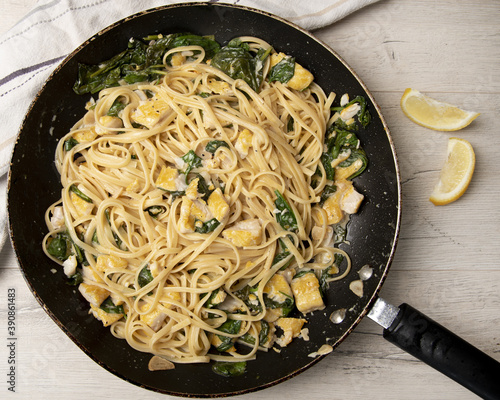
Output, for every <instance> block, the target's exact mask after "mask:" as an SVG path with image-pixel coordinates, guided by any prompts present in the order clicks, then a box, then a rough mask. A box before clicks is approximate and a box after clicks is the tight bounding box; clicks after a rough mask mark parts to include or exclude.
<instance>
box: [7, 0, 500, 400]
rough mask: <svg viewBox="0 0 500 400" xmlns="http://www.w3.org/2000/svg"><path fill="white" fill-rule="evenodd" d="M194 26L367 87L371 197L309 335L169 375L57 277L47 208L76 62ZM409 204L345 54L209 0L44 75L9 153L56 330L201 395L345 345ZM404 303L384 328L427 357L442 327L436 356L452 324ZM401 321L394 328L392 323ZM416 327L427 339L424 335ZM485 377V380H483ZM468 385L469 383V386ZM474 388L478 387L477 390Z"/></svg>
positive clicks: (342, 82) (15, 226)
mask: <svg viewBox="0 0 500 400" xmlns="http://www.w3.org/2000/svg"><path fill="white" fill-rule="evenodd" d="M185 31H189V32H193V33H196V34H201V35H208V34H211V35H215V37H216V39H217V40H218V41H219V42H220V43H226V42H227V41H229V40H230V39H232V38H234V37H236V36H243V35H253V36H258V37H260V38H262V39H264V40H266V41H268V42H269V43H271V44H272V45H273V46H274V47H275V48H276V49H277V50H278V51H282V52H284V53H287V54H292V55H294V56H295V57H296V59H297V61H298V62H299V63H300V64H302V65H304V66H305V67H306V68H308V69H309V70H310V71H312V72H313V74H314V76H315V79H316V82H317V83H318V84H319V85H321V86H322V87H323V89H324V90H325V92H330V91H334V92H336V93H338V94H339V95H342V94H343V93H349V94H350V95H351V96H355V95H364V96H365V97H366V98H367V99H368V103H369V109H370V111H371V114H372V117H373V118H372V119H373V121H372V122H371V124H370V125H369V126H368V128H367V129H366V130H365V131H363V132H362V133H361V134H360V139H361V141H362V143H363V147H364V149H365V150H366V152H367V154H368V157H369V160H370V163H369V168H368V169H367V171H365V172H364V173H363V174H362V175H361V176H360V177H358V178H356V180H355V185H356V187H357V189H358V190H359V191H360V192H361V193H363V194H365V196H366V200H365V202H364V204H363V206H362V208H361V210H360V212H359V213H358V214H356V215H355V216H353V218H352V220H351V222H350V224H349V229H348V232H349V234H348V242H349V243H350V244H349V245H344V246H343V248H344V249H345V250H346V251H347V252H348V253H349V254H350V256H351V259H352V262H353V266H354V268H353V269H352V271H351V273H350V274H349V276H348V277H347V278H346V279H345V280H343V281H340V282H334V283H332V284H331V285H330V288H329V291H328V293H326V301H325V303H326V304H327V308H326V309H325V310H324V311H322V312H315V313H314V315H311V316H309V317H308V318H307V319H308V324H307V326H308V328H309V332H310V340H309V341H304V340H300V339H298V340H295V341H293V342H292V343H291V344H290V345H289V346H288V347H286V348H284V349H282V351H281V353H279V354H278V353H276V352H274V351H270V352H268V353H261V354H259V355H258V358H257V360H256V361H251V362H249V363H248V367H247V373H246V374H245V375H244V376H241V377H235V378H231V379H227V378H223V377H220V376H218V375H215V374H214V373H213V372H212V371H211V368H210V365H207V364H194V365H183V364H180V365H177V366H176V368H175V369H174V370H171V371H160V372H150V371H148V367H147V364H148V361H149V359H150V358H151V356H150V355H149V354H143V353H139V352H137V351H135V350H133V349H131V348H130V347H129V346H128V345H127V344H126V342H125V341H122V340H118V339H116V338H114V337H113V336H112V335H111V333H110V332H109V329H108V328H104V327H103V326H102V324H101V322H99V321H97V320H96V319H94V318H93V317H92V316H89V315H88V304H87V303H86V302H85V301H84V300H83V299H82V298H81V297H80V296H79V295H78V294H75V291H74V288H73V287H70V286H68V285H66V284H65V279H64V277H63V273H62V271H61V270H60V269H59V270H58V272H57V273H56V274H53V273H52V272H51V269H53V268H54V267H55V266H54V264H53V263H52V262H51V261H50V260H49V259H48V258H47V257H46V256H45V255H44V253H43V252H42V249H41V241H42V238H43V236H44V235H45V233H46V227H45V223H44V213H45V210H46V209H47V207H48V206H49V205H50V204H52V203H53V202H54V201H55V200H56V199H58V198H59V197H60V182H59V176H58V173H57V171H56V169H55V167H54V151H55V147H56V144H57V141H58V140H59V139H60V138H61V137H62V136H63V135H64V134H65V133H66V132H67V131H68V130H69V129H70V128H71V126H72V125H73V124H74V123H75V121H76V120H78V119H79V118H80V117H81V116H82V115H83V114H82V110H84V104H85V102H86V101H87V100H88V96H77V95H76V94H74V92H73V91H72V85H73V83H74V81H75V78H76V73H77V63H78V62H82V63H86V64H94V63H98V62H100V61H102V60H105V59H109V58H110V57H111V56H113V55H114V54H116V53H117V52H119V51H121V49H123V48H125V47H126V45H127V41H128V39H129V38H130V37H143V36H147V35H149V34H152V33H172V32H185ZM400 202H401V189H400V182H399V173H398V167H397V161H396V156H395V152H394V146H393V143H392V139H391V137H390V135H389V131H388V128H387V126H386V123H385V122H384V119H383V117H382V115H381V114H380V110H379V109H378V107H377V105H376V104H375V103H374V99H373V97H372V96H371V94H370V93H369V92H368V91H367V89H366V87H365V86H364V85H363V84H362V83H361V81H360V80H359V78H358V77H357V76H356V75H355V73H354V72H353V71H352V70H351V69H350V68H349V67H348V66H347V65H346V64H345V62H344V61H342V59H341V58H340V57H339V56H338V55H337V54H336V53H335V52H334V51H332V50H331V49H330V48H328V47H327V46H325V45H324V44H323V43H321V42H320V41H319V40H318V39H316V38H314V37H313V36H312V35H311V34H309V33H308V32H306V31H304V30H302V29H300V28H298V27H297V26H295V25H292V24H290V23H288V22H286V21H284V20H282V19H280V18H277V17H275V16H272V15H270V14H267V13H265V12H262V11H258V10H252V9H248V8H243V7H237V6H232V5H222V4H206V3H205V4H199V3H191V4H181V5H173V6H166V7H161V8H157V9H154V10H149V11H145V12H142V13H139V14H136V15H133V16H131V17H129V18H126V19H124V20H122V21H120V22H117V23H115V24H114V25H112V26H110V27H109V28H107V29H105V30H103V31H102V32H100V33H98V34H97V35H95V36H94V37H93V38H91V39H90V40H88V41H86V42H85V43H84V44H82V45H81V46H80V47H79V48H78V49H77V50H75V51H74V52H73V53H72V54H71V55H70V56H68V57H67V58H66V59H65V60H64V62H62V64H61V65H60V66H59V67H58V68H57V69H56V70H55V71H54V73H53V74H52V75H51V76H50V78H49V79H48V80H47V82H46V84H45V85H44V87H43V88H42V90H41V91H40V92H39V94H38V95H37V97H36V99H35V100H34V102H33V103H32V105H31V107H30V110H29V112H28V113H27V115H26V118H25V120H24V122H23V124H22V126H21V130H20V134H19V137H18V140H17V143H16V145H15V149H14V153H13V157H12V163H11V169H10V176H9V191H8V212H9V224H10V234H11V239H12V244H13V246H14V250H15V252H16V254H17V257H18V260H19V264H20V266H21V269H22V271H23V273H24V277H25V279H26V282H27V283H28V286H29V287H30V289H31V290H32V292H33V294H34V295H35V297H36V298H37V300H38V301H39V302H40V304H41V305H42V307H43V308H44V309H45V310H46V311H47V313H48V314H49V315H50V316H51V317H52V319H53V320H54V321H55V322H56V323H57V324H58V325H59V327H60V328H61V329H62V330H63V331H64V332H65V333H66V334H67V335H68V336H69V337H70V338H71V339H72V340H73V341H74V342H75V343H76V344H77V345H78V346H79V347H80V348H81V349H82V350H83V351H84V352H85V353H86V354H87V355H89V356H90V357H91V358H92V359H93V360H94V361H96V362H97V363H99V364H100V365H101V366H103V367H104V368H106V369H107V370H109V371H110V372H112V373H114V374H115V375H117V376H119V377H121V378H123V379H125V380H127V381H130V382H131V383H134V384H136V385H139V386H142V387H145V388H147V389H151V390H155V391H158V392H162V393H167V394H172V395H181V396H196V397H211V396H227V395H235V394H240V393H245V392H250V391H254V390H257V389H262V388H265V387H268V386H271V385H274V384H277V383H279V382H282V381H284V380H286V379H288V378H290V377H292V376H294V375H296V374H298V373H300V372H302V371H304V370H305V369H307V368H308V367H310V366H312V365H313V364H315V363H316V362H318V361H319V360H320V359H322V358H323V356H319V357H316V358H311V357H308V355H309V354H310V353H312V352H315V351H317V350H318V348H319V347H320V346H321V345H323V344H325V343H328V344H330V345H331V346H332V347H336V346H337V345H339V344H340V343H341V342H342V341H343V340H344V338H345V337H346V336H347V335H348V334H349V333H350V332H351V331H352V330H353V329H354V327H355V326H356V325H357V324H358V323H359V321H360V320H361V318H363V316H364V315H366V314H367V313H368V312H369V311H370V310H371V308H372V306H373V304H374V303H375V301H376V300H377V294H378V292H379V290H380V287H381V285H382V283H383V281H384V279H385V277H386V275H387V273H388V269H389V265H390V263H391V260H392V257H393V254H394V251H395V246H396V241H397V236H398V231H399V224H400V215H401V212H400ZM366 264H368V265H370V266H371V267H372V268H373V276H372V277H371V278H370V279H368V280H367V281H365V282H364V292H363V296H362V297H361V298H359V297H358V296H356V295H355V294H354V293H353V292H352V291H351V290H350V289H349V282H351V281H352V280H356V279H359V276H358V270H359V269H360V268H361V267H362V266H364V265H366ZM340 309H345V310H347V312H346V315H345V318H344V319H343V320H342V321H341V322H340V323H332V322H331V321H330V320H329V316H330V315H331V314H332V312H334V311H336V310H340ZM396 310H397V309H396ZM406 310H407V311H408V312H409V313H408V315H407V316H409V321H410V323H408V318H402V317H404V313H403V312H400V313H399V315H398V317H397V320H396V321H395V322H394V324H393V326H392V327H391V328H390V329H388V330H386V331H385V332H386V336H388V338H393V339H392V340H393V341H395V342H399V345H401V346H403V347H405V346H406V347H408V346H407V345H414V348H415V349H416V351H413V353H412V354H414V355H417V356H421V355H422V354H419V352H420V353H422V351H423V354H424V356H425V354H428V355H429V352H427V353H426V349H423V348H422V346H421V344H422V342H423V341H425V340H423V338H424V337H425V338H428V336H425V335H427V334H428V329H426V328H432V329H435V330H436V332H437V333H436V332H434V333H433V334H434V336H432V338H434V340H431V343H430V344H431V346H430V347H429V349H430V350H429V351H430V359H431V362H432V360H433V359H434V358H435V357H434V356H435V354H434V353H436V349H437V350H438V352H441V350H440V349H441V347H439V345H440V344H443V343H444V342H445V344H448V343H449V342H448V341H449V338H450V337H452V336H451V334H450V333H448V332H447V333H446V335H445V336H442V330H441V327H439V326H438V325H437V324H435V325H432V323H431V322H429V320H427V319H425V317H424V316H421V315H420V316H418V317H417V319H415V315H417V314H414V313H413V311H412V310H411V309H408V308H406ZM396 326H397V329H393V328H395V327H396ZM408 327H409V328H408ZM392 331H395V333H391V332H392ZM408 332H409V333H408ZM415 333H417V335H419V336H417V340H416V341H415V339H414V338H415V336H414V334H415ZM402 334H404V335H402ZM410 334H411V335H410ZM436 334H437V336H436ZM412 335H413V336H412ZM436 337H437V338H438V340H435V339H436ZM327 338H328V339H327ZM425 338H424V339H425ZM432 338H431V339H432ZM455 339H456V338H454V339H453V340H455ZM456 340H458V341H459V339H456ZM443 341H444V342H443ZM457 343H458V344H459V345H460V346H462V347H464V346H465V347H464V348H466V349H467V350H469V351H470V354H469V356H470V357H469V358H470V360H469V361H470V362H476V361H477V360H478V358H477V357H482V358H480V359H479V361H478V364H479V370H481V369H482V370H484V369H485V368H483V367H485V366H487V367H488V368H486V369H489V370H490V372H486V375H485V373H484V371H479V372H478V371H476V370H474V371H475V372H474V373H473V374H472V375H474V376H473V377H472V378H471V376H470V375H471V374H470V373H469V374H468V375H469V376H466V378H467V379H466V380H471V379H472V380H473V381H474V382H475V383H474V384H473V385H472V389H473V390H475V391H476V392H478V393H480V391H481V390H483V392H484V393H486V394H488V390H490V391H491V390H493V391H492V392H491V393H495V392H494V391H495V390H497V392H496V393H497V394H498V393H500V386H499V384H498V383H497V384H495V383H493V380H491V382H490V379H489V378H490V376H493V375H494V374H496V376H500V367H499V366H498V363H496V362H495V361H493V360H492V359H490V358H489V357H487V356H485V355H484V354H482V353H480V352H479V351H478V350H475V349H469V348H468V347H467V346H466V345H465V344H464V343H462V342H460V341H459V342H452V346H451V349H452V350H453V349H455V348H456V345H457ZM436 346H437V347H436ZM449 347H450V346H448V347H447V348H446V349H449ZM415 349H414V350H415ZM441 353H442V352H441ZM441 353H440V355H441ZM445 353H446V354H444V356H445V357H444V359H445V360H444V362H445V367H444V368H441V367H439V366H437V367H438V368H440V369H442V370H443V369H444V372H446V373H448V375H452V377H453V378H455V379H457V380H461V379H462V378H460V377H455V376H453V375H456V374H455V371H454V370H453V369H452V370H451V373H449V371H450V369H449V366H448V364H449V362H448V361H449V360H446V358H447V353H449V351H446V352H445ZM423 358H425V357H423ZM459 372H460V371H459ZM488 373H489V374H490V375H488ZM478 374H479V375H478ZM478 377H479V379H482V380H479V381H477V379H478ZM187 378H188V379H187ZM462 383H463V382H462ZM464 384H465V385H466V386H468V387H471V385H468V384H467V382H466V383H464ZM495 385H496V386H495ZM477 386H479V389H477V388H476V389H474V387H477ZM484 388H486V389H487V390H486V391H484ZM492 398H493V397H492Z"/></svg>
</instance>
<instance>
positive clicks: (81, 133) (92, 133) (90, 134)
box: [72, 127, 97, 143]
mask: <svg viewBox="0 0 500 400" xmlns="http://www.w3.org/2000/svg"><path fill="white" fill-rule="evenodd" d="M72 137H73V139H75V140H76V141H77V142H78V143H88V142H91V141H92V140H94V139H95V138H96V137H97V132H96V130H95V128H94V127H91V128H89V129H84V130H78V131H76V132H75V133H73V135H72Z"/></svg>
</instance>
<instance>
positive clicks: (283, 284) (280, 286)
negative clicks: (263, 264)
mask: <svg viewBox="0 0 500 400" xmlns="http://www.w3.org/2000/svg"><path fill="white" fill-rule="evenodd" d="M264 293H265V294H267V297H268V298H269V299H270V300H272V301H273V302H275V303H284V302H285V301H286V300H287V299H292V298H293V293H292V289H291V288H290V285H289V284H288V282H287V281H286V278H285V277H284V276H283V275H281V274H274V275H273V277H272V278H271V279H269V281H268V282H267V283H266V286H264Z"/></svg>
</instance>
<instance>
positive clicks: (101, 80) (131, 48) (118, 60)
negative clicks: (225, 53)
mask: <svg viewBox="0 0 500 400" xmlns="http://www.w3.org/2000/svg"><path fill="white" fill-rule="evenodd" d="M144 39H145V41H143V40H140V39H131V40H130V41H129V43H128V48H127V49H126V50H124V51H122V52H121V53H119V54H117V55H115V56H114V57H112V58H110V59H109V60H106V61H103V62H101V63H99V64H95V65H86V64H78V78H77V81H76V82H75V84H74V86H73V90H74V91H75V93H77V94H85V93H97V92H99V91H101V90H102V89H105V88H108V87H113V86H119V84H120V81H121V80H124V81H125V82H127V83H129V84H132V83H136V82H145V81H154V80H155V79H157V78H158V77H159V76H160V74H159V73H158V71H157V68H158V66H161V65H162V64H163V56H164V55H165V53H166V52H167V51H168V50H170V49H173V48H175V47H179V46H190V45H197V46H201V47H203V49H204V50H205V58H206V59H208V58H212V57H213V56H214V55H215V54H216V53H217V52H218V51H219V49H220V45H219V44H218V43H217V42H216V41H215V40H213V39H212V38H210V37H203V36H198V35H193V34H191V33H174V34H171V35H166V36H162V35H153V36H148V37H147V38H144Z"/></svg>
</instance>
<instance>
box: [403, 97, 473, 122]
mask: <svg viewBox="0 0 500 400" xmlns="http://www.w3.org/2000/svg"><path fill="white" fill-rule="evenodd" d="M401 109H402V110H403V113H404V114H405V115H406V116H407V117H408V118H410V119H411V120H412V121H413V122H415V123H417V124H419V125H421V126H424V127H426V128H429V129H434V130H436V131H457V130H459V129H462V128H465V127H466V126H467V125H469V124H470V123H471V122H472V121H473V120H474V119H476V118H477V116H478V115H479V113H477V112H473V111H465V110H462V109H461V108H458V107H456V106H454V105H451V104H448V103H442V102H440V101H437V100H434V99H432V98H430V97H428V96H426V95H424V94H422V93H420V92H419V91H418V90H414V89H406V90H405V92H404V94H403V97H401Z"/></svg>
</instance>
